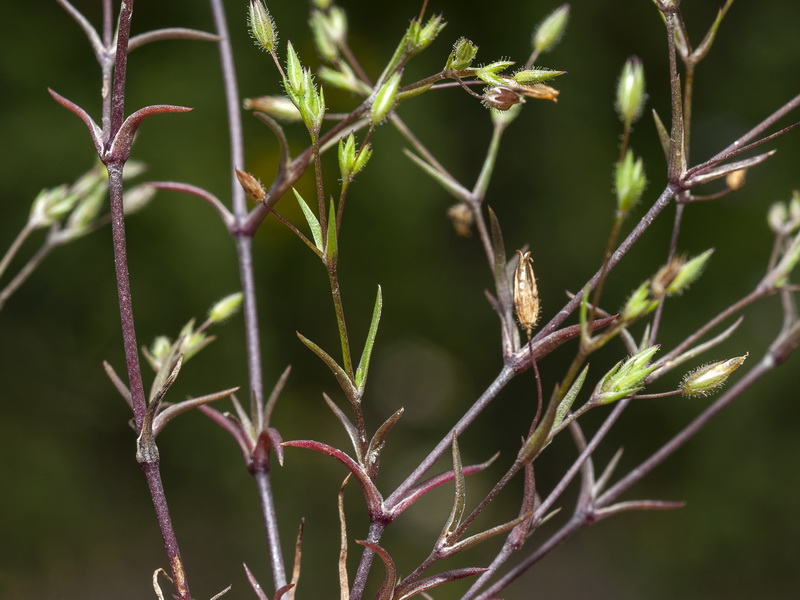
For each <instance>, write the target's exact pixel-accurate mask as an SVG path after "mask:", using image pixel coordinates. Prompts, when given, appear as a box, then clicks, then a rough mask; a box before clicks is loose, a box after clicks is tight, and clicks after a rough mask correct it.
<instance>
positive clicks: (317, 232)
mask: <svg viewBox="0 0 800 600" xmlns="http://www.w3.org/2000/svg"><path fill="white" fill-rule="evenodd" d="M292 191H293V192H294V197H295V198H297V203H298V204H299V205H300V209H301V210H302V211H303V214H304V215H305V216H306V221H307V222H308V226H309V227H310V228H311V235H312V236H313V237H314V245H315V246H316V247H317V250H319V251H320V252H322V227H320V225H319V220H318V219H317V216H316V215H315V214H314V213H313V212H312V211H311V209H310V208H308V204H306V201H305V200H303V197H302V196H301V195H300V193H299V192H298V191H297V190H296V189H294V188H292Z"/></svg>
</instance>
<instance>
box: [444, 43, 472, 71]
mask: <svg viewBox="0 0 800 600" xmlns="http://www.w3.org/2000/svg"><path fill="white" fill-rule="evenodd" d="M477 54H478V47H477V46H476V45H475V44H473V43H472V42H471V41H469V40H468V39H467V38H463V37H462V38H460V39H459V40H458V41H457V42H456V43H455V46H453V51H452V52H451V53H450V56H449V57H448V59H447V68H448V69H454V70H456V71H461V70H462V69H466V68H468V67H469V66H470V65H471V64H472V61H473V60H475V56H476V55H477Z"/></svg>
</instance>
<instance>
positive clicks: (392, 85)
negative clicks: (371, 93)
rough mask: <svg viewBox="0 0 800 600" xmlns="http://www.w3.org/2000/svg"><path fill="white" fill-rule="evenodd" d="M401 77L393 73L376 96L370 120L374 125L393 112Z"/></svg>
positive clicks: (371, 108) (397, 73)
mask: <svg viewBox="0 0 800 600" xmlns="http://www.w3.org/2000/svg"><path fill="white" fill-rule="evenodd" d="M400 76H401V74H400V73H399V72H396V73H392V75H391V76H390V77H389V79H387V80H386V81H385V82H384V84H383V85H382V86H381V87H380V89H379V90H378V92H377V93H376V94H375V98H374V99H373V101H372V106H371V107H370V118H371V119H372V122H373V123H375V124H378V123H380V122H381V121H383V120H384V119H385V118H386V117H387V116H389V113H390V112H392V109H393V108H394V101H395V99H396V97H397V90H398V89H399V87H400Z"/></svg>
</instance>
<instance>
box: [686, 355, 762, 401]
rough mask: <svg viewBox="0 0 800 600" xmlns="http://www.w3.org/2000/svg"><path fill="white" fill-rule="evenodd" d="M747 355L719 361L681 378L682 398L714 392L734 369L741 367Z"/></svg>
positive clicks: (722, 384)
mask: <svg viewBox="0 0 800 600" xmlns="http://www.w3.org/2000/svg"><path fill="white" fill-rule="evenodd" d="M747 356H748V355H747V354H745V355H744V356H737V357H736V358H729V359H728V360H720V361H717V362H715V363H711V364H710V365H704V366H702V367H699V368H697V369H695V370H694V371H691V372H690V373H688V374H687V375H686V377H684V378H683V381H682V382H681V385H680V391H681V393H682V394H683V395H684V396H708V395H709V394H712V393H714V392H716V391H717V390H718V389H720V388H721V387H722V386H724V385H725V382H726V381H727V380H728V377H730V376H731V373H733V372H734V371H735V370H736V369H738V368H739V367H741V366H742V363H744V361H745V359H746V358H747Z"/></svg>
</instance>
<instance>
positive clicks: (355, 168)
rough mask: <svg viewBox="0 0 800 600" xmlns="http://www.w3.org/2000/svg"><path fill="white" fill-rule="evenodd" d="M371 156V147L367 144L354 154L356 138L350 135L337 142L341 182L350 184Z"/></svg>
mask: <svg viewBox="0 0 800 600" xmlns="http://www.w3.org/2000/svg"><path fill="white" fill-rule="evenodd" d="M371 156H372V146H371V145H370V144H367V145H366V146H364V147H363V148H361V150H359V151H358V153H356V138H355V135H353V134H352V133H351V134H350V135H349V136H347V140H346V141H345V139H344V138H342V139H340V140H339V171H340V172H341V174H342V181H343V182H347V183H349V182H351V181H353V178H354V177H355V176H356V175H358V174H359V173H360V172H361V171H362V170H363V169H364V167H366V166H367V162H368V161H369V159H370V157H371Z"/></svg>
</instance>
